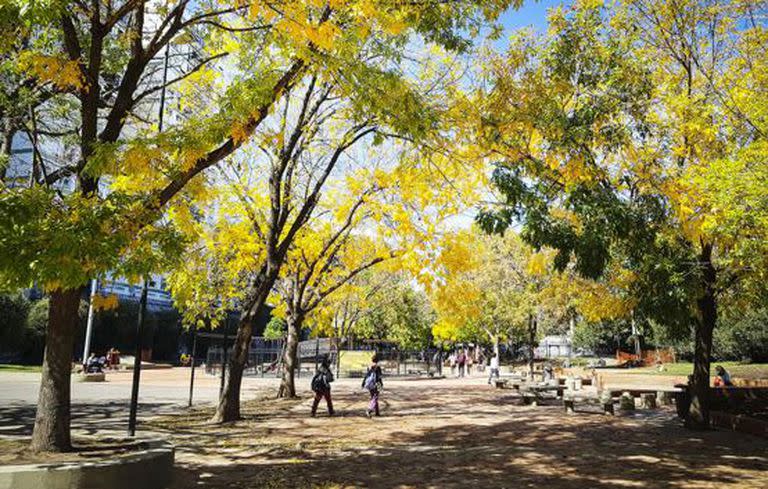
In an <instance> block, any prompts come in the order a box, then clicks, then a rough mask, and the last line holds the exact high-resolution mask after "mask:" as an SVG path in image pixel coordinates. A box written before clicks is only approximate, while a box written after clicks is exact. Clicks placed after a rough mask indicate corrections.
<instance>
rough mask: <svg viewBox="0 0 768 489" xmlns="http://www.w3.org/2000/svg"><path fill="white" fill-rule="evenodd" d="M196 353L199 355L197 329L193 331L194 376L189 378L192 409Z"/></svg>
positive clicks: (190, 405)
mask: <svg viewBox="0 0 768 489" xmlns="http://www.w3.org/2000/svg"><path fill="white" fill-rule="evenodd" d="M193 328H194V326H193ZM195 353H197V329H194V330H193V331H192V374H191V375H190V376H189V407H192V391H193V389H194V388H195Z"/></svg>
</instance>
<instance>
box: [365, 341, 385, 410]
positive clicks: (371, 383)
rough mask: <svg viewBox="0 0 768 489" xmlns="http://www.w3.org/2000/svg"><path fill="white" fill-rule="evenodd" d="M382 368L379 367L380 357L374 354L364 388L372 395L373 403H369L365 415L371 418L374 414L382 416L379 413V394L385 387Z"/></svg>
mask: <svg viewBox="0 0 768 489" xmlns="http://www.w3.org/2000/svg"><path fill="white" fill-rule="evenodd" d="M381 377H382V375H381V367H380V366H379V355H378V354H376V353H374V354H373V357H372V358H371V366H370V367H368V371H367V372H366V373H365V377H363V388H364V389H366V390H367V391H368V393H369V394H370V395H371V401H370V402H369V403H368V409H366V410H365V414H366V415H367V416H368V417H369V418H370V417H371V415H372V414H375V415H376V416H380V413H379V393H380V392H381V389H382V388H383V387H384V381H383V380H382V378H381Z"/></svg>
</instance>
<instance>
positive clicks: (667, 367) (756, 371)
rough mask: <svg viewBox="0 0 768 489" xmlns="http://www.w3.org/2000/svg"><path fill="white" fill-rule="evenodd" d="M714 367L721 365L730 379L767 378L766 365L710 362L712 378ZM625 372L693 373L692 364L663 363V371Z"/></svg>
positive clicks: (636, 370)
mask: <svg viewBox="0 0 768 489" xmlns="http://www.w3.org/2000/svg"><path fill="white" fill-rule="evenodd" d="M716 365H722V366H723V367H724V368H725V369H726V370H727V371H728V372H729V373H730V374H731V376H732V377H741V378H747V379H765V378H768V363H739V362H712V376H714V372H715V366H716ZM626 372H627V373H630V374H652V375H680V376H686V375H690V374H692V373H693V364H692V363H688V362H680V363H665V364H664V371H659V370H658V369H657V368H656V367H641V368H630V369H627V370H626Z"/></svg>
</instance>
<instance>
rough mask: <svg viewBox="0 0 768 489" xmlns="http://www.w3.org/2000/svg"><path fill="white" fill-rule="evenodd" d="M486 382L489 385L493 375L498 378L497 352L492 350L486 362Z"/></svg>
mask: <svg viewBox="0 0 768 489" xmlns="http://www.w3.org/2000/svg"><path fill="white" fill-rule="evenodd" d="M488 370H489V371H490V372H489V373H488V384H489V385H490V383H491V379H492V378H493V376H494V375H495V376H496V380H498V379H499V354H498V353H496V352H494V353H493V356H492V357H491V360H490V362H488Z"/></svg>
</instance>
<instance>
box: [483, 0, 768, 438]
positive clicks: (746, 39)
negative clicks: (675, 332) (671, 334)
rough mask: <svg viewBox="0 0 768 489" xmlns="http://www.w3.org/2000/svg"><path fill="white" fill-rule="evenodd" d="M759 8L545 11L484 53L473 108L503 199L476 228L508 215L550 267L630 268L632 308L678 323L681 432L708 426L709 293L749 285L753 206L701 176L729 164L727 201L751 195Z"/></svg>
mask: <svg viewBox="0 0 768 489" xmlns="http://www.w3.org/2000/svg"><path fill="white" fill-rule="evenodd" d="M760 8H762V3H760V2H746V3H743V2H697V1H686V2H671V3H669V2H656V1H653V0H647V1H646V0H642V1H632V2H625V3H623V4H622V5H620V6H616V7H614V9H613V10H608V9H603V8H601V7H599V6H595V5H590V4H587V3H582V4H578V5H576V6H575V8H574V9H573V10H572V11H570V12H568V13H566V12H565V11H562V10H560V11H556V12H554V13H553V15H552V17H551V18H550V22H551V24H552V27H553V29H552V34H551V35H550V36H549V37H548V38H546V39H543V40H534V39H531V38H521V40H520V41H519V43H518V44H516V45H514V46H513V48H512V49H511V51H510V53H509V56H507V57H506V58H505V59H497V60H496V61H495V64H494V68H493V73H494V76H495V88H494V93H493V95H491V96H490V97H489V99H488V100H489V103H488V105H487V106H486V108H487V109H489V110H492V113H490V115H489V118H488V119H487V122H488V123H487V124H486V125H485V128H484V135H483V136H484V140H485V141H488V142H490V144H491V145H492V150H491V151H492V152H494V154H495V155H496V157H497V158H496V160H497V161H498V162H499V164H498V166H497V169H496V171H495V173H494V183H495V185H496V187H497V188H498V189H499V190H500V191H501V194H502V196H503V199H502V202H500V206H499V207H497V208H495V209H489V212H486V213H483V214H481V216H480V217H479V220H480V222H481V223H482V224H483V226H484V227H485V228H486V229H487V230H489V231H490V230H499V229H503V228H505V227H506V226H508V225H509V224H511V223H512V222H516V221H521V222H522V223H523V233H522V234H523V236H524V238H525V239H526V240H527V241H528V242H529V243H531V244H532V245H534V246H536V247H539V246H544V245H547V246H552V247H553V248H556V249H557V250H558V252H559V254H558V256H557V258H556V263H557V264H558V266H559V267H561V268H563V267H566V266H567V265H568V263H569V262H570V261H571V260H574V261H575V265H576V268H577V270H578V271H579V272H580V273H582V274H584V275H587V276H592V277H597V276H600V275H602V274H603V273H604V271H605V270H606V268H607V267H608V265H609V263H610V262H611V260H618V261H619V262H620V263H619V266H620V267H622V268H628V269H629V270H631V271H632V272H634V273H635V275H636V279H635V280H634V284H633V286H632V287H631V293H632V294H633V295H634V296H635V297H636V300H637V302H638V306H639V307H642V306H648V305H651V304H655V305H656V306H657V307H656V308H655V309H651V308H646V309H645V313H646V314H648V316H649V317H656V318H658V319H659V321H660V322H662V323H666V324H669V325H670V326H672V324H670V322H671V320H675V321H678V322H680V323H682V324H683V325H687V324H691V323H692V324H693V326H694V328H693V329H694V331H695V368H694V376H693V385H692V395H693V399H692V404H691V411H690V413H689V416H688V422H689V424H690V425H691V426H695V427H702V426H707V425H708V423H709V414H708V402H707V401H708V392H709V390H708V389H709V364H710V359H711V348H712V332H713V330H714V328H715V324H716V322H717V316H718V313H717V305H718V300H719V299H721V298H722V297H724V294H726V295H727V294H728V293H729V291H733V290H734V289H733V287H744V286H747V284H755V281H754V279H752V278H751V277H755V276H759V274H760V273H761V271H762V270H764V265H765V263H764V259H763V258H762V257H763V256H764V254H765V252H764V248H763V244H761V243H764V242H765V241H764V239H762V237H763V236H764V230H761V228H760V226H756V225H755V224H756V223H757V222H760V221H762V219H764V217H763V216H764V214H765V206H764V205H760V204H759V205H757V206H756V207H754V208H753V207H748V208H747V207H745V206H742V205H739V204H737V203H736V201H734V200H730V198H728V197H725V194H726V193H728V192H723V191H722V190H718V189H722V187H721V186H717V188H716V186H715V185H714V181H715V180H716V179H717V178H718V177H719V176H724V175H725V173H726V172H730V174H731V175H733V178H734V179H737V180H739V181H740V182H742V183H740V184H739V186H738V189H739V192H738V197H737V199H739V200H742V201H750V202H756V201H755V199H756V198H757V195H758V194H759V193H760V192H761V191H760V190H759V189H758V188H757V187H754V185H755V184H757V181H759V180H760V179H761V177H760V176H757V178H755V177H756V175H759V174H760V173H761V170H760V168H759V165H758V164H757V159H760V158H761V157H762V158H764V156H765V147H766V146H765V120H766V119H765V118H764V115H765V114H764V112H763V111H762V110H761V109H758V108H757V107H758V106H760V104H758V103H756V101H757V100H758V99H759V97H760V95H759V93H760V91H761V90H763V89H764V86H765V85H764V83H765V79H764V76H763V75H762V74H758V73H760V70H759V67H762V66H764V63H765V44H764V42H763V41H762V40H764V38H765V32H764V28H762V27H761V26H760V25H759V24H757V23H755V21H754V15H755V13H756V12H757V11H758V10H759V9H760ZM534 95H535V96H534ZM509 100H515V101H516V102H515V104H510V103H509V102H508V101H509ZM534 100H535V102H534ZM715 121H717V123H716V122H715ZM758 155H762V156H758ZM725 168H728V169H729V170H725ZM754 172H758V173H757V174H755V173H754ZM707 182H708V183H707ZM715 201H717V202H718V205H714V202H715ZM721 206H722V207H721ZM725 222H728V224H725ZM735 223H740V228H739V231H738V232H733V231H735V228H733V227H731V226H733V225H734V224H735ZM729 230H730V231H729ZM737 257H738V258H737ZM745 260H749V261H750V265H747V266H744V265H741V264H739V261H741V262H742V263H743V262H744V261H745ZM659 305H664V306H665V307H664V308H661V307H658V306H659Z"/></svg>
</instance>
